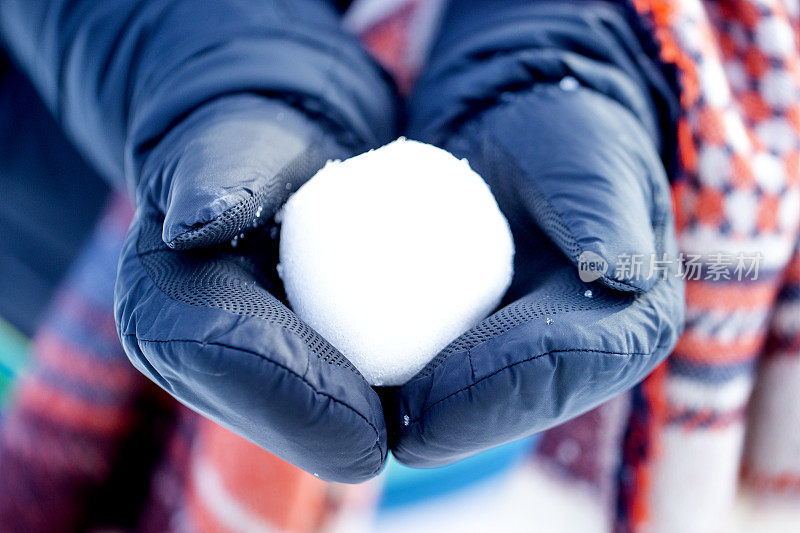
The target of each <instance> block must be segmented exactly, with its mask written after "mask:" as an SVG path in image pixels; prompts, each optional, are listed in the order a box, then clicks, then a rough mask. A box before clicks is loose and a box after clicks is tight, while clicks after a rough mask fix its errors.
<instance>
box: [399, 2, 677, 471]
mask: <svg viewBox="0 0 800 533" xmlns="http://www.w3.org/2000/svg"><path fill="white" fill-rule="evenodd" d="M582 4H583V3H582ZM626 27H627V26H626V23H625V20H624V19H623V18H622V17H621V15H620V14H619V13H617V12H616V11H615V10H613V9H609V8H607V6H605V5H599V4H593V3H585V4H583V5H581V6H578V5H577V3H576V4H573V3H545V2H542V3H533V4H531V3H529V2H511V1H508V0H503V1H500V2H497V3H494V2H493V3H481V2H474V1H471V0H467V1H461V2H459V1H454V2H452V3H451V7H450V12H449V13H448V15H447V16H446V18H445V24H444V25H443V28H445V34H444V35H443V36H442V38H441V40H440V42H439V44H438V46H437V48H436V49H435V50H434V53H433V56H432V60H431V65H430V66H429V69H428V71H427V73H425V74H424V75H423V77H422V79H421V80H420V82H419V84H418V86H417V89H416V92H415V95H414V97H413V99H412V102H411V110H410V112H411V127H410V136H412V137H414V138H418V139H420V140H423V141H427V142H431V143H434V144H437V145H439V146H442V147H443V148H445V149H447V150H449V151H451V152H452V153H453V154H455V155H456V157H466V158H467V159H468V160H469V162H470V165H471V166H472V167H473V168H474V169H475V170H476V171H477V172H478V173H480V174H481V175H482V176H483V177H484V179H485V180H486V181H487V183H488V184H489V187H490V188H491V190H492V192H493V193H494V195H495V197H496V198H497V201H498V204H499V206H500V209H501V210H502V211H503V213H504V214H505V215H506V217H507V218H508V221H509V224H510V226H511V231H512V233H513V235H514V239H515V245H516V256H515V260H514V266H515V273H514V279H513V282H512V285H511V287H510V289H509V291H508V293H507V294H506V296H505V299H504V302H503V306H502V308H501V309H500V310H498V311H497V312H496V313H495V314H493V315H492V316H490V317H489V318H487V319H486V320H484V321H483V322H482V323H480V324H479V325H477V326H475V327H473V328H472V329H470V330H469V331H467V332H466V333H465V334H464V335H462V336H461V337H460V338H458V339H456V340H455V341H454V342H453V343H451V344H450V345H449V346H448V347H446V348H445V349H444V350H443V351H442V352H441V353H440V354H439V355H438V356H437V357H436V358H435V359H434V360H433V361H432V362H431V363H430V364H429V365H428V366H427V367H426V368H425V369H423V371H422V372H421V373H420V374H419V375H418V376H416V377H415V378H414V379H412V380H411V381H410V382H409V383H407V384H405V385H404V386H402V387H400V388H398V389H396V390H393V391H390V392H388V393H387V395H386V399H387V401H388V402H390V403H391V404H393V406H392V407H391V409H390V408H389V407H386V410H387V413H392V415H391V417H390V419H389V420H390V422H389V424H390V429H391V430H392V437H391V439H390V440H391V445H392V449H393V452H394V453H395V455H396V456H397V457H398V459H400V460H401V461H402V462H404V463H407V464H409V465H413V466H435V465H440V464H444V463H447V462H450V461H454V460H456V459H459V458H462V457H465V456H467V455H470V454H472V453H475V452H477V451H479V450H483V449H486V448H489V447H492V446H495V445H498V444H501V443H504V442H508V441H510V440H513V439H517V438H520V437H523V436H526V435H530V434H533V433H536V432H538V431H542V430H544V429H547V428H549V427H552V426H554V425H556V424H558V423H560V422H564V421H566V420H568V419H570V418H572V417H574V416H577V415H579V414H581V413H583V412H584V411H587V410H589V409H591V408H593V407H595V406H597V405H598V404H599V403H601V402H603V401H604V400H606V399H608V398H610V397H612V396H614V395H616V394H618V393H620V392H622V391H624V390H626V389H628V388H630V387H632V386H633V385H635V384H636V383H637V382H638V381H640V380H641V379H643V378H644V377H645V376H646V375H647V374H648V373H649V371H650V370H652V369H653V367H654V366H655V365H656V364H657V363H658V362H660V361H661V360H663V359H664V358H665V357H666V356H667V354H669V352H670V350H671V349H672V347H673V346H674V344H675V342H676V341H677V338H678V334H679V333H680V331H681V328H682V325H683V284H682V281H681V280H680V279H678V278H677V277H676V275H675V272H676V266H677V265H676V264H675V263H674V260H675V256H676V242H675V235H674V230H673V222H672V216H671V207H670V191H669V185H668V182H667V178H666V176H665V173H664V168H663V165H662V162H661V160H660V159H659V154H658V151H657V148H656V147H657V146H658V145H659V143H660V139H661V136H660V134H659V133H658V129H657V124H658V115H657V114H656V113H655V111H654V110H655V104H654V100H653V98H655V96H651V94H650V93H649V87H650V85H649V83H648V82H647V81H646V80H645V77H644V75H642V74H641V71H640V69H639V68H638V67H637V66H636V65H635V64H634V63H633V62H632V61H630V56H629V54H630V55H632V56H635V57H638V58H639V59H640V60H642V61H644V59H642V57H645V56H644V54H641V51H639V55H638V56H637V55H636V54H635V52H636V51H637V50H634V51H629V50H628V49H627V48H626V46H633V45H634V44H635V42H636V41H635V39H633V36H632V35H631V34H629V33H626V30H625V28H626ZM620 35H621V36H622V37H620ZM577 51H580V52H583V53H584V54H585V56H581V55H579V54H578V53H576V52H577ZM625 58H628V61H627V62H626V61H624V59H625ZM620 65H622V66H620ZM651 66H652V65H651ZM651 74H652V72H651ZM665 98H666V96H665ZM661 103H662V104H666V101H662V102H661ZM464 253H465V258H464V260H469V250H465V251H464ZM665 258H666V259H667V261H666V262H665V261H663V260H664V259H665ZM653 259H656V260H657V262H653V261H652V260H653ZM628 260H630V264H628ZM670 261H672V262H670ZM635 264H639V265H640V267H639V272H637V271H636V269H635V268H631V267H632V266H633V265H635ZM651 265H652V266H653V267H655V269H654V271H652V272H651V270H650V267H651ZM662 268H664V270H663V271H662V270H661V269H662ZM384 405H387V403H386V402H384Z"/></svg>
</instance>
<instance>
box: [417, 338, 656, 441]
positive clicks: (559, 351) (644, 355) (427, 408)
mask: <svg viewBox="0 0 800 533" xmlns="http://www.w3.org/2000/svg"><path fill="white" fill-rule="evenodd" d="M573 352H588V353H598V354H603V355H617V356H626V357H630V356H642V357H652V356H653V355H654V354H655V351H653V352H649V353H647V352H613V351H607V350H593V349H580V348H564V349H559V350H549V351H547V352H543V353H540V354H537V355H533V356H531V357H528V358H526V359H523V360H522V361H516V362H514V363H510V364H508V365H506V366H504V367H502V368H498V369H497V370H495V371H494V372H492V373H491V374H488V375H486V376H484V377H482V378H480V379H478V380H474V379H473V382H472V383H471V384H469V385H467V386H466V387H462V388H460V389H458V390H457V391H454V392H451V393H450V394H448V395H447V396H445V397H443V398H440V399H438V400H436V401H435V402H433V403H432V404H430V405H429V406H427V407H426V408H425V409H424V410H423V411H422V412H421V413H420V414H419V415H418V416H416V417H415V418H413V419H411V420H410V421H409V425H411V424H415V423H417V422H419V421H420V420H422V418H423V417H424V416H425V414H426V413H427V412H428V411H430V410H431V409H432V408H433V407H435V406H436V405H438V404H440V403H442V402H444V401H445V400H448V399H450V398H452V397H453V396H456V395H457V394H461V393H462V392H464V391H467V390H469V389H471V388H472V387H474V386H475V385H477V384H478V383H480V382H482V381H485V380H487V379H489V378H491V377H494V376H496V375H497V374H499V373H500V372H503V371H505V370H508V369H509V368H511V367H514V366H517V365H521V364H523V363H528V362H530V361H534V360H536V359H539V358H541V357H544V356H546V355H552V354H556V353H573Z"/></svg>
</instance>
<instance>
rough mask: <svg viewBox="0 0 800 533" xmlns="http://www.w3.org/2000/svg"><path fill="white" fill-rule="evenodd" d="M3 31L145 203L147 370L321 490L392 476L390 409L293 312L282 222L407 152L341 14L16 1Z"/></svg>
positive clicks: (254, 1) (140, 256)
mask: <svg viewBox="0 0 800 533" xmlns="http://www.w3.org/2000/svg"><path fill="white" fill-rule="evenodd" d="M0 32H2V37H3V40H4V41H5V42H6V43H8V45H9V47H10V49H11V51H12V52H13V54H14V57H15V59H16V60H17V61H18V62H19V64H20V65H21V66H22V67H23V68H24V69H25V70H26V72H27V74H28V75H29V76H30V78H31V80H32V81H33V82H34V84H35V85H36V86H37V89H38V90H39V92H40V94H41V95H42V96H43V98H44V100H45V102H46V103H47V104H48V105H49V107H50V109H51V110H52V111H53V113H54V114H55V115H56V116H57V117H58V118H59V120H60V122H61V124H62V125H63V127H64V129H65V131H66V132H67V133H68V134H69V135H70V137H71V138H72V141H73V142H74V143H75V145H76V146H78V147H79V148H80V149H81V151H82V153H83V155H84V156H85V157H86V158H87V159H88V160H89V161H91V162H92V163H93V164H94V165H95V167H97V168H98V169H100V170H101V171H102V172H103V173H104V174H105V175H106V176H107V177H109V178H110V179H112V180H114V181H116V182H120V181H122V179H123V176H124V178H125V179H126V181H127V183H128V185H129V187H130V189H131V190H132V191H134V193H135V197H136V203H137V212H136V217H135V220H134V222H133V224H132V226H131V228H130V233H129V235H128V237H127V240H126V243H125V246H124V250H123V254H122V257H121V259H120V265H119V274H118V279H117V284H116V291H115V292H116V294H115V300H116V304H115V307H116V313H115V314H116V320H117V328H118V330H119V335H120V338H121V339H122V342H123V344H124V347H125V351H126V352H127V354H128V356H129V357H130V359H131V361H133V363H134V365H136V367H137V368H139V369H140V370H141V371H142V372H144V373H145V374H146V375H147V376H149V377H150V378H151V379H153V380H154V381H155V382H156V383H158V384H159V385H161V386H162V387H163V388H165V389H166V390H167V391H168V392H170V393H171V394H172V395H173V396H175V397H176V398H177V399H178V400H179V401H181V402H183V403H184V404H186V405H187V406H189V407H190V408H192V409H194V410H196V411H198V412H200V413H202V414H204V415H206V416H208V417H210V418H211V419H213V420H215V421H217V422H218V423H220V424H222V425H224V426H226V427H228V428H230V429H232V430H233V431H235V432H236V433H238V434H240V435H242V436H244V437H246V438H248V439H249V440H251V441H253V442H255V443H256V444H258V445H260V446H262V447H264V448H266V449H267V450H269V451H271V452H273V453H275V454H276V455H278V456H280V457H282V458H284V459H286V460H288V461H290V462H292V463H294V464H295V465H297V466H299V467H301V468H303V469H305V470H307V471H309V472H313V473H315V474H317V475H319V477H321V478H324V479H329V480H336V481H349V482H355V481H362V480H365V479H368V478H370V477H372V476H374V475H376V474H377V473H378V472H379V471H380V470H381V468H382V466H383V464H384V462H385V460H386V456H387V444H386V429H385V425H384V419H383V413H382V409H381V405H380V401H379V399H378V396H377V394H376V393H375V392H374V391H373V390H372V389H371V388H370V387H369V386H368V384H367V383H366V382H365V381H364V379H363V378H362V377H361V375H360V374H359V373H358V372H357V371H356V370H355V369H354V368H353V367H352V366H351V365H350V364H349V363H348V362H347V361H346V360H345V359H344V358H343V357H342V356H341V354H340V353H338V352H337V351H336V350H335V349H334V348H333V347H332V346H331V345H330V344H329V343H327V342H326V341H325V340H324V339H322V338H321V337H320V336H319V335H318V334H317V333H316V332H314V331H313V330H311V329H310V328H309V327H308V326H306V325H305V324H303V323H302V322H301V321H300V320H299V319H298V318H297V317H296V316H295V315H294V314H292V313H291V312H290V311H289V310H288V309H287V308H286V307H285V306H284V305H283V304H282V303H281V302H280V301H279V300H278V299H277V298H276V295H277V296H279V289H278V287H279V286H280V284H279V283H277V279H276V277H275V262H276V257H275V249H274V246H273V245H274V240H273V239H272V237H271V232H270V221H271V218H272V217H273V215H274V214H275V212H276V211H277V210H278V209H279V208H280V206H281V204H282V203H283V202H284V201H285V199H286V198H287V196H288V195H289V194H290V193H291V191H293V190H296V188H297V187H299V186H300V185H301V184H302V182H303V181H305V180H307V179H308V178H310V177H311V176H312V175H313V173H314V172H315V171H316V170H317V169H318V168H320V167H321V166H322V165H323V164H324V163H325V161H326V160H327V159H329V158H344V157H349V156H352V155H355V154H356V153H360V152H363V151H365V150H367V149H369V148H373V147H376V146H380V145H381V144H384V143H385V142H387V141H388V140H390V139H391V138H393V137H394V135H395V120H396V117H395V114H396V107H395V106H396V102H395V97H394V93H393V91H392V88H391V86H390V84H389V83H387V78H386V76H385V75H384V74H383V73H382V71H381V70H380V69H379V68H378V67H377V66H376V65H375V64H374V62H373V61H372V60H371V59H370V58H369V57H368V56H367V54H366V52H365V51H363V50H362V49H361V47H360V46H359V44H358V43H357V41H356V40H355V38H354V37H353V36H351V35H348V34H347V33H346V32H345V31H344V30H343V29H342V28H341V21H340V20H339V17H338V14H337V13H336V11H335V9H334V8H333V6H332V3H330V2H326V1H325V0H292V1H291V2H284V1H282V0H217V1H214V2H197V1H195V0H83V1H80V2H74V1H72V0H7V1H4V2H3V5H2V8H0ZM243 233H244V234H246V235H245V237H244V238H241V239H237V240H235V241H234V238H235V237H236V236H237V235H240V234H243ZM232 241H233V242H232ZM234 243H236V246H235V247H234Z"/></svg>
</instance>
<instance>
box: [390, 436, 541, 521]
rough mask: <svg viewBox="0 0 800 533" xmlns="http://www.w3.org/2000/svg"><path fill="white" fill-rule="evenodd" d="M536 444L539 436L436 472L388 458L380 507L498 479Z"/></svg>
mask: <svg viewBox="0 0 800 533" xmlns="http://www.w3.org/2000/svg"><path fill="white" fill-rule="evenodd" d="M538 441H539V435H534V436H533V437H528V438H525V439H521V440H518V441H514V442H510V443H508V444H504V445H503V446H498V447H497V448H493V449H491V450H486V451H485V452H481V453H479V454H477V455H473V456H472V457H468V458H466V459H462V460H461V461H458V462H456V463H453V464H451V465H447V466H440V467H438V468H411V467H408V466H404V465H402V464H401V463H399V462H398V461H397V460H396V459H395V458H394V457H391V458H390V459H389V461H388V464H387V466H386V472H385V474H384V475H385V476H386V477H385V480H384V486H383V493H382V496H381V501H380V507H381V509H390V508H395V507H401V506H404V505H410V504H413V503H415V502H419V501H426V500H428V499H430V498H435V497H437V496H443V495H447V494H453V493H456V492H457V491H459V490H463V489H466V488H468V487H471V486H472V485H475V484H477V483H480V482H482V481H485V480H487V479H489V478H491V477H494V476H498V475H501V474H503V473H504V472H507V471H508V470H509V469H511V468H513V467H515V466H516V465H518V464H519V463H521V462H522V461H524V460H525V458H526V457H530V455H531V454H532V453H533V451H534V449H535V448H536V445H537V444H538Z"/></svg>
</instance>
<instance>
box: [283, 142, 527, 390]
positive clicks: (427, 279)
mask: <svg viewBox="0 0 800 533" xmlns="http://www.w3.org/2000/svg"><path fill="white" fill-rule="evenodd" d="M280 220H281V237H280V266H279V269H278V271H279V272H280V275H281V278H282V279H283V283H284V286H285V288H286V294H287V297H288V299H289V303H290V305H291V306H292V308H293V310H294V312H295V313H297V315H298V316H299V317H300V318H301V319H302V320H304V321H305V322H306V323H307V324H308V325H310V326H311V327H312V328H314V329H315V330H316V331H317V332H318V333H319V334H321V335H322V336H323V337H325V338H326V339H327V340H328V341H329V342H330V343H331V344H333V345H334V346H335V347H336V348H338V349H339V350H340V351H341V352H342V353H343V354H344V355H345V356H346V357H347V358H348V359H349V360H350V361H351V362H352V363H353V365H355V367H356V368H358V370H359V371H360V372H361V374H362V375H363V376H364V378H366V380H367V381H368V382H369V383H370V384H372V385H401V384H403V383H405V382H406V381H408V380H409V379H410V378H412V377H413V376H414V375H415V374H416V373H417V372H419V371H420V370H421V369H422V368H423V367H424V366H425V365H426V364H427V363H428V362H429V361H430V360H431V359H432V358H433V357H434V356H435V355H436V353H437V352H439V351H440V350H441V349H442V348H444V347H445V346H446V345H447V344H449V343H450V342H451V341H452V340H453V339H455V338H456V337H457V336H458V335H460V334H461V333H463V332H464V331H466V330H467V329H469V328H470V327H472V326H473V325H475V324H477V323H478V322H480V321H481V320H482V319H483V318H485V317H486V316H487V315H488V314H489V313H491V312H492V311H493V310H494V309H495V308H496V307H497V305H498V304H499V303H500V300H501V299H502V297H503V294H504V293H505V292H506V290H507V289H508V286H509V284H510V283H511V277H512V274H513V268H514V266H513V259H514V243H513V240H512V238H511V231H510V230H509V227H508V222H507V221H506V219H505V217H504V216H503V214H502V213H501V212H500V209H499V208H498V207H497V203H496V202H495V199H494V197H493V196H492V193H491V192H490V190H489V187H488V186H487V185H486V183H485V182H484V181H483V179H481V177H480V176H479V175H478V174H477V173H475V172H474V171H473V170H472V169H471V168H470V167H469V164H468V163H467V161H466V160H464V159H462V160H458V159H456V158H455V157H453V156H452V155H451V154H450V153H449V152H446V151H445V150H441V149H439V148H436V147H434V146H431V145H428V144H424V143H420V142H416V141H410V140H405V139H398V140H397V141H394V142H392V143H390V144H388V145H386V146H384V147H382V148H379V149H377V150H372V151H370V152H367V153H365V154H361V155H359V156H356V157H353V158H351V159H348V160H346V161H342V162H339V161H332V162H328V164H327V165H325V167H324V168H323V169H322V170H320V171H319V172H318V173H317V174H316V175H315V176H314V177H313V178H312V179H311V180H309V181H308V182H307V183H306V184H304V185H303V186H302V187H300V189H299V190H298V191H297V192H296V193H295V194H294V195H293V196H292V197H291V198H290V199H289V201H288V202H287V203H286V205H285V206H284V208H283V211H282V213H281V217H280Z"/></svg>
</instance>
